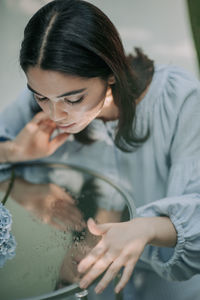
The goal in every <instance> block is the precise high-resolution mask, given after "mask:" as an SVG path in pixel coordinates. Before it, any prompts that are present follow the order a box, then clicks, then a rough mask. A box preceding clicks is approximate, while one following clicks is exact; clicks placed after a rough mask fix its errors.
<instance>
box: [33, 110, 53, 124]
mask: <svg viewBox="0 0 200 300" xmlns="http://www.w3.org/2000/svg"><path fill="white" fill-rule="evenodd" d="M48 119H49V117H48V115H47V114H45V113H44V112H43V111H40V112H39V113H37V114H36V115H35V116H34V117H33V119H32V120H31V122H32V123H35V124H38V123H40V122H41V121H42V120H48ZM49 120H50V119H49Z"/></svg>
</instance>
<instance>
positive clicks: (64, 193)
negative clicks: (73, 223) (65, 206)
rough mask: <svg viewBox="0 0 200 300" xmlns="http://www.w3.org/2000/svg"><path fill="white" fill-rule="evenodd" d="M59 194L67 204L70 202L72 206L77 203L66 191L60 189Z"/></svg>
mask: <svg viewBox="0 0 200 300" xmlns="http://www.w3.org/2000/svg"><path fill="white" fill-rule="evenodd" d="M59 194H60V196H59V198H61V199H63V200H66V201H67V202H70V203H72V204H75V203H76V200H75V199H73V198H72V196H71V195H70V194H69V193H67V192H66V191H65V190H62V189H60V193H59Z"/></svg>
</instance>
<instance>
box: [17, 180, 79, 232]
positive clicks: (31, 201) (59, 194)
mask: <svg viewBox="0 0 200 300" xmlns="http://www.w3.org/2000/svg"><path fill="white" fill-rule="evenodd" d="M12 196H13V198H14V199H15V200H16V201H17V202H18V203H19V204H21V205H23V206H24V207H25V208H26V209H27V210H29V211H30V212H31V213H34V214H35V215H36V216H37V217H39V218H40V219H41V220H42V221H43V222H45V223H48V224H50V225H53V226H55V227H56V228H58V229H60V230H64V231H68V230H77V231H80V230H82V229H83V227H84V222H83V217H82V214H81V212H80V211H79V209H78V208H77V207H76V204H75V201H74V200H73V199H72V197H71V196H70V195H69V194H68V193H67V192H66V191H64V190H63V189H62V188H61V187H59V186H57V185H55V184H53V183H49V184H32V183H29V182H27V181H24V180H23V179H18V180H16V182H15V188H14V190H13V192H12Z"/></svg>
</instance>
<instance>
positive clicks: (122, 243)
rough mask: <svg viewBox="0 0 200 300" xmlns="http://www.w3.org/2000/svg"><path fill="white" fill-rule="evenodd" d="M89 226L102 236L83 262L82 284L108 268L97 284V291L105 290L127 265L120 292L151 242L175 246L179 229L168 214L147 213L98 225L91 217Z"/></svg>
mask: <svg viewBox="0 0 200 300" xmlns="http://www.w3.org/2000/svg"><path fill="white" fill-rule="evenodd" d="M88 228H89V230H90V232H91V233H93V234H95V235H97V236H101V237H102V238H101V241H100V242H99V243H98V244H97V245H96V246H95V247H94V248H93V249H92V251H91V252H90V253H89V255H88V256H87V257H86V258H84V259H83V260H82V261H81V262H80V264H79V266H78V271H79V272H81V273H85V272H86V274H85V275H84V277H83V278H82V280H81V282H80V287H81V288H86V287H87V286H88V285H89V284H90V283H91V282H92V281H93V280H94V279H95V278H97V277H98V276H99V275H100V274H101V273H103V272H104V271H105V270H106V269H107V271H106V273H105V275H104V276H103V278H102V279H101V281H100V282H99V283H98V285H97V286H96V288H95V291H96V293H100V292H102V291H103V290H104V289H105V288H106V286H107V285H108V283H109V282H110V281H111V280H112V279H114V278H115V277H116V275H117V274H118V272H119V271H120V269H121V268H122V267H124V270H123V274H122V277H121V279H120V281H119V283H118V284H117V286H116V288H115V292H116V293H118V292H119V291H120V290H121V289H122V288H124V286H125V285H126V283H127V282H128V280H129V278H130V276H131V274H132V272H133V269H134V267H135V264H136V263H137V261H138V259H139V257H140V256H141V254H142V252H143V250H144V247H145V246H146V245H147V244H152V245H156V246H161V247H162V246H164V247H173V246H175V244H176V238H177V234H176V230H175V228H174V226H173V224H172V222H171V221H170V219H169V218H168V217H149V218H147V217H146V218H144V217H143V218H135V219H133V220H131V221H128V222H122V223H107V224H102V225H97V224H96V223H95V222H94V221H93V220H92V219H89V220H88Z"/></svg>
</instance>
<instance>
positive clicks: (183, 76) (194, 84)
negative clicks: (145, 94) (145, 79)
mask: <svg viewBox="0 0 200 300" xmlns="http://www.w3.org/2000/svg"><path fill="white" fill-rule="evenodd" d="M152 83H153V82H152ZM154 86H155V87H156V86H157V87H158V93H157V98H158V99H160V101H162V100H163V101H164V102H163V105H164V104H166V103H167V101H168V102H172V103H173V104H174V106H175V107H176V106H177V107H179V106H180V105H182V103H184V101H185V100H186V99H188V97H189V96H190V95H191V94H193V93H195V94H199V93H200V81H199V80H198V79H197V78H195V77H194V76H193V75H192V74H190V73H189V72H187V71H186V70H184V69H182V68H180V67H177V66H171V65H156V67H155V74H154ZM199 101H200V99H199Z"/></svg>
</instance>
